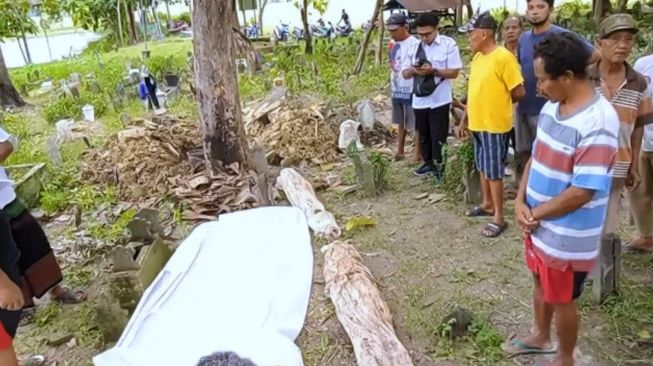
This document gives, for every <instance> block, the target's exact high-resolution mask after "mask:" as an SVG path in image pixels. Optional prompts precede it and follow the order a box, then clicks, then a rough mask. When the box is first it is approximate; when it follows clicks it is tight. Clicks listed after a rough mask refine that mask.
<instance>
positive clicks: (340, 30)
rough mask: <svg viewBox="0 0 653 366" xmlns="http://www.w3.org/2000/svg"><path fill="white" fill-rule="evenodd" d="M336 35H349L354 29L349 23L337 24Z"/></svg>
mask: <svg viewBox="0 0 653 366" xmlns="http://www.w3.org/2000/svg"><path fill="white" fill-rule="evenodd" d="M335 31H336V37H349V36H350V35H351V34H352V33H353V32H354V30H353V29H352V28H351V26H349V25H339V26H337V27H336V29H335Z"/></svg>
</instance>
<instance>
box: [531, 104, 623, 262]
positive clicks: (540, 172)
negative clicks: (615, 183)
mask: <svg viewBox="0 0 653 366" xmlns="http://www.w3.org/2000/svg"><path fill="white" fill-rule="evenodd" d="M618 134H619V119H618V117H617V113H616V112H615V110H614V109H613V108H612V106H611V105H610V102H608V101H607V100H606V99H605V98H604V97H602V96H600V95H598V94H597V95H596V96H595V98H594V100H593V101H592V102H591V103H589V104H588V105H587V106H586V107H584V108H583V109H582V110H580V111H578V112H577V113H575V114H573V115H571V116H565V117H561V116H560V115H559V103H552V102H547V103H546V104H545V105H544V107H543V108H542V112H541V113H540V117H539V120H538V124H537V138H536V140H535V143H534V144H533V152H532V161H531V169H530V172H529V177H528V187H527V191H526V201H527V203H528V205H529V206H530V207H531V208H535V207H537V206H539V205H541V204H543V203H545V202H547V201H550V200H551V199H553V198H554V197H557V196H559V195H560V194H561V193H562V192H563V191H565V190H566V189H567V188H569V187H571V186H574V187H578V188H583V189H589V190H592V191H594V195H593V197H592V200H591V201H590V202H588V203H586V204H585V205H584V206H583V207H581V208H580V209H578V210H576V211H573V212H569V213H567V214H566V215H563V216H560V217H556V218H549V219H546V220H540V226H539V227H538V228H537V229H536V230H535V231H534V232H533V233H532V235H531V238H532V240H533V244H534V249H535V251H536V252H537V254H538V255H539V256H540V258H541V259H542V260H543V261H544V263H545V264H546V265H547V266H549V267H551V268H557V269H560V270H567V269H569V268H572V269H573V270H575V271H589V270H590V269H591V268H592V266H593V265H594V260H595V259H596V257H597V256H598V254H599V248H598V244H599V238H600V235H601V230H602V229H603V222H604V219H605V214H606V209H607V202H608V197H609V191H610V183H611V181H612V177H611V174H612V167H613V162H614V158H615V155H616V152H617V135H618Z"/></svg>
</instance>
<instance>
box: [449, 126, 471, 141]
mask: <svg viewBox="0 0 653 366" xmlns="http://www.w3.org/2000/svg"><path fill="white" fill-rule="evenodd" d="M453 131H454V134H455V135H456V138H457V139H458V140H464V139H466V138H467V137H469V133H468V132H467V125H463V124H462V123H461V124H460V125H458V126H456V128H454V130H453Z"/></svg>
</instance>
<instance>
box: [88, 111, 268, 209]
mask: <svg viewBox="0 0 653 366" xmlns="http://www.w3.org/2000/svg"><path fill="white" fill-rule="evenodd" d="M201 141H202V137H201V132H200V128H199V125H198V124H197V122H195V121H189V120H183V119H181V120H178V119H175V118H171V117H164V118H161V119H158V120H156V122H153V121H149V120H143V119H140V120H135V121H132V123H131V125H130V126H129V127H127V128H126V129H124V130H122V131H119V132H118V133H115V134H113V135H111V136H109V138H108V140H107V142H106V144H105V146H104V147H103V148H101V149H96V150H93V151H90V152H89V153H88V154H87V155H86V157H85V159H84V164H83V167H82V179H85V180H88V181H90V182H92V183H108V184H112V185H115V186H117V187H118V192H119V195H120V198H121V199H124V200H128V201H134V202H148V203H150V204H156V203H157V202H159V201H160V200H161V199H163V198H164V197H169V196H171V197H172V198H175V199H177V200H179V201H181V202H183V203H185V204H186V206H187V208H188V209H189V211H188V212H186V213H185V214H186V217H187V218H188V219H207V218H210V217H214V216H215V215H216V214H219V213H222V212H229V211H232V210H236V209H243V208H249V207H252V206H255V205H257V204H258V200H257V198H256V195H255V193H256V187H255V186H256V180H255V177H256V175H255V174H254V173H253V172H249V171H244V170H242V169H241V168H240V167H239V166H238V164H234V165H231V166H228V167H219V166H213V167H211V171H210V172H209V171H207V164H206V163H205V162H204V159H203V153H202V148H201Z"/></svg>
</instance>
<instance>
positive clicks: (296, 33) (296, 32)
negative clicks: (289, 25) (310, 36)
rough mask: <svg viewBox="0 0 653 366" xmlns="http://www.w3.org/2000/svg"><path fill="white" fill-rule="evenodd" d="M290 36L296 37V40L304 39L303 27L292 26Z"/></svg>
mask: <svg viewBox="0 0 653 366" xmlns="http://www.w3.org/2000/svg"><path fill="white" fill-rule="evenodd" d="M292 36H293V38H294V39H296V40H298V41H299V40H301V39H304V38H305V36H304V27H298V26H294V27H293V29H292Z"/></svg>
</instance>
